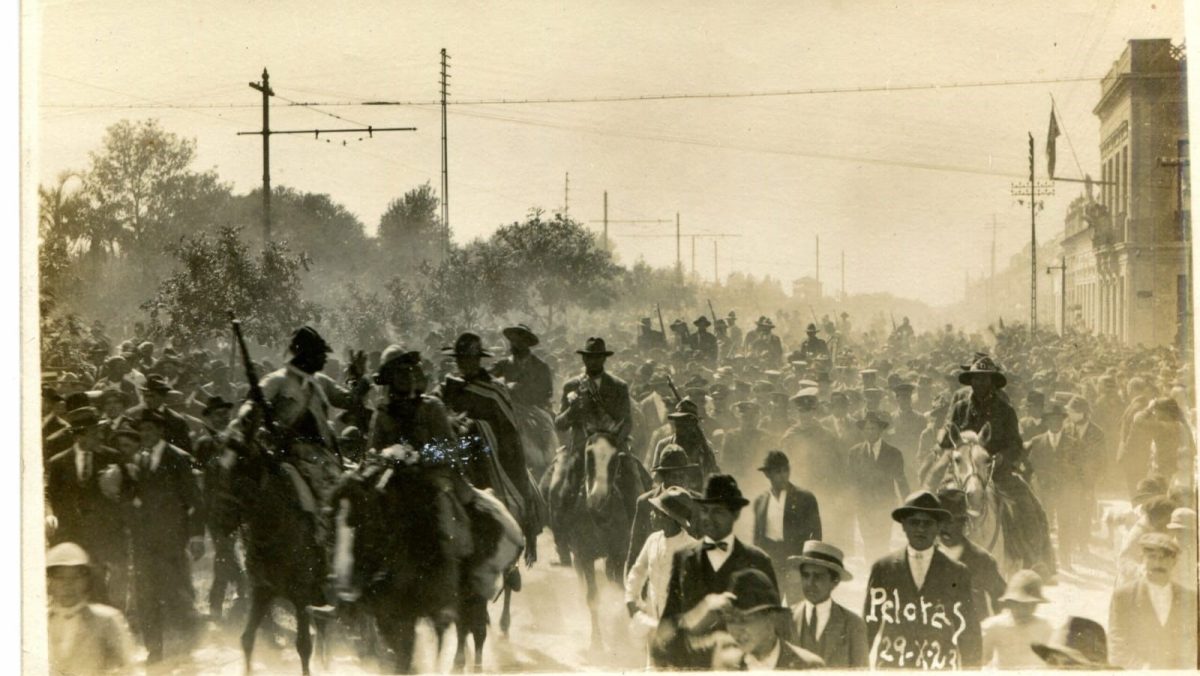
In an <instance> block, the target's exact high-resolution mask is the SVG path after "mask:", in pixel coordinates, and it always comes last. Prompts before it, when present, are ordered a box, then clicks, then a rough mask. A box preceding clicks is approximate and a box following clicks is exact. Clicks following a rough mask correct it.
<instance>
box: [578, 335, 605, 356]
mask: <svg viewBox="0 0 1200 676" xmlns="http://www.w3.org/2000/svg"><path fill="white" fill-rule="evenodd" d="M575 354H595V355H603V356H605V357H611V356H612V355H613V352H612V350H609V349H608V346H607V345H605V344H604V339H603V338H597V337H595V336H592V337H591V338H588V339H587V340H586V341H584V343H583V349H582V350H575Z"/></svg>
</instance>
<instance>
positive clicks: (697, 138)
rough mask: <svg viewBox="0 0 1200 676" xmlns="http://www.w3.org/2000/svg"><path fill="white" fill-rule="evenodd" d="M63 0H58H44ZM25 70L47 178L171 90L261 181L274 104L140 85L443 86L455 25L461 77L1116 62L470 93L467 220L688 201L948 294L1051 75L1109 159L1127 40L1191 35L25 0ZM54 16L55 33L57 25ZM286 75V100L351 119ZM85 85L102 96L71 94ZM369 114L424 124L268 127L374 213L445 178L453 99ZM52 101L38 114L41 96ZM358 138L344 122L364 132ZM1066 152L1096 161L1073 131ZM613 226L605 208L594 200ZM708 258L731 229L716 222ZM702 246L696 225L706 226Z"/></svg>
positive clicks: (455, 81)
mask: <svg viewBox="0 0 1200 676" xmlns="http://www.w3.org/2000/svg"><path fill="white" fill-rule="evenodd" d="M39 5H40V7H39ZM25 11H26V12H27V20H28V21H30V23H28V24H27V26H26V30H27V32H26V33H25V41H26V43H25V44H26V50H27V51H26V55H27V57H28V58H30V59H32V60H27V69H28V70H27V72H33V73H36V76H37V78H38V79H37V82H36V87H35V88H34V89H32V90H30V91H33V92H35V93H36V96H37V97H38V100H39V104H40V108H39V109H38V110H39V115H38V119H37V120H36V123H37V124H38V125H39V127H38V129H37V134H36V136H35V138H36V143H37V149H36V150H37V152H38V156H37V162H38V164H37V166H36V171H34V172H31V173H30V174H29V175H31V176H37V177H39V178H40V179H41V180H43V181H47V180H50V179H52V178H53V177H54V176H55V175H56V174H57V173H58V172H59V171H61V170H62V169H65V168H71V167H76V168H81V167H84V166H86V162H87V153H88V151H90V150H92V149H94V148H95V147H96V146H97V144H98V142H99V140H100V138H101V136H102V134H103V131H104V129H105V127H107V126H108V125H110V124H112V123H114V122H116V121H118V120H120V119H121V118H126V117H128V118H133V119H138V118H144V117H157V118H159V119H161V120H162V123H163V125H164V126H165V127H167V128H168V129H170V130H172V131H174V132H176V133H179V134H181V135H183V136H186V137H190V138H194V139H196V141H197V143H198V151H199V152H198V156H199V167H200V168H208V167H215V168H216V169H217V171H218V172H219V173H220V175H221V177H222V178H223V179H224V180H226V181H230V182H232V183H233V184H234V186H235V188H236V189H237V190H238V191H246V190H249V189H252V188H254V187H256V186H257V185H258V184H259V183H260V181H261V173H262V168H261V147H260V140H259V138H258V137H244V136H243V137H239V136H236V135H235V132H237V131H239V130H254V129H256V128H258V126H259V125H260V123H261V112H260V110H259V109H258V108H256V107H246V108H194V109H187V110H182V109H172V108H158V109H144V108H143V109H138V108H126V107H124V106H131V105H144V104H147V103H157V104H172V105H194V104H214V105H221V104H249V105H250V106H253V105H254V104H257V103H258V102H259V94H258V93H257V92H255V91H252V90H251V89H250V88H249V87H248V86H247V83H248V82H249V81H251V80H258V79H259V74H260V73H261V71H262V69H263V67H264V66H265V67H267V68H269V69H270V73H271V83H272V85H273V87H274V89H275V91H276V93H277V94H279V95H280V96H282V97H287V98H288V99H291V100H294V101H339V102H347V101H362V100H378V99H387V100H415V101H429V100H433V99H436V98H437V94H438V69H439V66H438V59H439V56H438V50H439V49H441V48H443V47H445V48H446V49H447V50H448V51H449V53H450V57H451V61H450V63H451V69H450V74H451V80H450V81H451V99H452V100H454V99H480V98H483V99H493V98H518V99H519V98H538V97H593V96H614V95H654V94H674V93H706V92H712V93H718V92H747V91H779V90H797V89H814V88H839V89H840V88H857V87H879V86H884V85H892V86H904V85H919V84H937V85H951V84H969V83H977V82H986V81H999V80H1004V81H1027V80H1044V79H1067V78H1096V79H1095V80H1089V81H1085V82H1072V83H1056V84H1038V85H1025V86H1004V87H987V88H970V87H957V88H944V89H939V90H920V91H907V92H904V91H901V92H884V93H837V94H813V95H803V96H780V97H761V98H738V99H727V100H713V99H703V100H695V99H693V100H672V101H654V102H623V103H586V104H566V103H557V104H526V105H479V106H457V107H451V108H450V118H449V127H450V128H449V137H450V149H449V156H450V178H451V186H450V221H451V225H452V227H453V228H454V231H455V235H456V238H457V239H459V240H460V241H462V240H465V239H470V238H473V237H476V236H482V235H486V234H487V233H489V232H490V231H492V230H493V229H494V228H496V227H497V226H498V225H500V224H503V223H508V222H511V221H514V220H517V219H520V218H521V217H522V216H523V215H524V214H525V213H526V212H527V210H528V209H529V208H530V207H531V206H540V207H543V208H545V209H547V210H550V211H553V210H557V209H561V207H562V205H563V187H564V186H563V183H564V174H565V173H566V172H570V212H571V214H572V215H573V216H575V217H576V218H580V219H583V220H598V219H600V217H601V198H602V191H604V190H608V193H609V217H610V218H611V219H614V220H616V219H656V218H663V219H671V218H674V214H675V213H676V212H677V211H678V212H680V213H681V215H682V222H683V229H684V232H685V234H686V233H687V232H689V231H691V232H734V233H740V234H741V235H742V236H741V237H740V238H739V239H727V240H723V241H722V242H721V245H720V251H719V267H720V271H721V274H722V275H724V274H725V273H726V272H728V271H729V270H731V269H737V270H743V271H748V272H754V273H756V274H772V275H775V276H779V277H782V278H784V279H785V280H789V281H790V280H791V279H793V278H795V277H799V276H802V275H811V274H812V273H813V270H814V267H815V264H814V256H813V238H814V235H816V234H820V236H821V252H822V259H821V267H822V278H823V280H824V281H826V282H827V283H831V284H832V285H833V286H834V288H833V289H832V290H836V285H837V284H838V278H839V255H840V252H841V251H842V250H845V252H846V261H847V268H846V287H847V290H848V291H850V292H865V291H882V290H887V291H892V292H894V293H897V294H900V295H903V296H908V297H913V298H919V299H922V300H925V301H929V302H932V303H944V302H950V301H956V300H958V299H959V298H961V295H962V289H963V278H964V273H965V272H966V271H968V270H970V272H971V274H972V276H977V275H979V274H983V273H984V272H986V270H987V266H988V261H989V252H990V246H991V225H990V224H991V221H992V217H993V214H994V215H995V217H996V219H997V222H998V223H999V226H1000V227H999V235H998V250H999V253H1000V260H1006V259H1007V257H1008V256H1009V255H1011V254H1012V253H1015V252H1016V251H1018V250H1019V249H1020V248H1021V246H1022V245H1023V244H1025V243H1026V242H1027V241H1028V236H1029V228H1028V225H1029V220H1028V210H1027V208H1023V207H1021V206H1020V205H1018V204H1017V203H1016V201H1015V200H1014V199H1013V198H1012V197H1010V196H1009V183H1010V182H1011V181H1014V180H1020V179H1021V178H1022V177H1024V176H1025V175H1026V172H1027V168H1026V143H1027V140H1026V133H1027V132H1029V131H1032V132H1033V133H1034V137H1035V139H1036V145H1037V148H1038V151H1037V152H1038V173H1039V174H1044V172H1045V164H1044V160H1043V158H1042V149H1043V145H1044V143H1045V134H1046V127H1047V123H1048V117H1049V109H1050V97H1051V95H1053V96H1054V99H1055V101H1056V102H1057V106H1058V110H1059V113H1060V119H1061V123H1062V125H1063V126H1064V127H1065V129H1066V132H1067V134H1068V135H1069V137H1070V141H1071V142H1073V145H1074V149H1075V152H1076V153H1077V155H1078V161H1079V164H1080V165H1081V166H1082V170H1083V172H1088V173H1091V174H1093V175H1098V174H1099V171H1098V168H1097V166H1098V161H1099V160H1098V143H1099V139H1098V136H1099V131H1098V122H1097V120H1096V118H1095V117H1094V116H1093V115H1092V112H1091V111H1092V108H1093V106H1094V105H1095V104H1096V102H1097V100H1098V98H1099V91H1100V84H1099V82H1098V79H1099V78H1100V77H1102V76H1103V75H1104V74H1105V73H1106V72H1107V70H1108V68H1109V67H1110V66H1111V64H1112V62H1113V61H1114V60H1115V59H1116V58H1117V57H1118V56H1119V54H1120V52H1121V50H1122V49H1123V47H1124V44H1125V42H1126V41H1127V40H1129V39H1133V38H1161V37H1166V38H1171V39H1172V40H1173V41H1175V42H1176V43H1178V42H1179V41H1180V40H1181V39H1182V38H1183V35H1184V28H1183V10H1182V5H1181V3H1179V2H1171V1H1167V2H1163V1H1156V2H1146V1H1138V2H1131V1H1125V0H1111V1H1106V0H1059V1H1057V2H1038V3H1025V2H1011V1H1008V2H923V3H883V2H869V1H864V0H853V1H845V2H838V1H829V0H826V1H823V2H822V1H816V2H805V3H783V2H779V3H715V2H687V3H684V2H679V3H667V2H661V3H644V2H611V1H607V2H601V3H582V2H578V3H565V2H553V3H552V2H543V3H518V2H505V3H483V2H479V3H396V2H356V3H330V2H320V3H318V2H298V1H295V0H289V1H287V2H264V1H255V2H247V1H245V0H238V1H236V2H222V1H210V2H190V1H164V0H159V1H157V2H145V1H144V0H131V1H117V0H104V1H101V2H82V1H79V0H70V1H63V2H42V3H33V2H29V3H26V5H25ZM39 35H40V39H39ZM285 103H286V102H285V101H282V100H280V99H278V98H277V99H276V100H275V101H274V104H275V105H274V106H273V108H272V112H271V120H272V127H274V128H277V129H295V128H312V127H333V126H346V125H347V123H346V122H345V121H342V120H337V119H334V118H332V117H329V116H326V115H322V114H320V113H318V112H315V111H313V110H309V109H304V108H295V107H291V108H288V107H283V104H285ZM75 104H84V105H88V106H92V107H87V108H71V107H62V106H64V105H75ZM322 110H325V111H328V112H331V113H334V114H336V115H339V116H341V117H343V118H346V119H347V120H350V121H352V122H354V123H365V124H373V125H375V126H416V127H418V131H417V132H415V133H393V134H384V135H380V136H379V137H377V138H375V139H369V140H364V141H361V142H360V141H358V140H357V139H356V137H353V136H341V137H337V139H336V140H335V141H334V142H333V143H325V141H324V140H323V139H322V140H320V141H316V140H313V139H312V138H311V137H305V136H277V137H274V138H273V139H272V148H271V149H272V158H271V174H272V180H273V182H274V184H275V185H286V186H290V187H294V188H297V189H301V190H306V191H314V192H323V193H329V194H330V195H332V196H333V197H334V199H336V200H338V201H340V202H342V203H344V204H346V205H347V206H348V207H349V208H350V209H351V210H352V211H354V212H355V213H356V214H357V215H358V216H359V217H360V218H361V219H362V220H363V222H364V223H366V224H367V227H368V229H370V230H373V229H374V228H375V225H376V223H377V222H378V219H379V215H380V214H381V213H382V212H383V210H384V209H385V207H386V205H387V202H388V201H389V200H391V199H392V198H394V197H397V196H399V195H401V194H402V193H403V192H404V191H405V190H407V189H409V188H411V187H413V186H415V185H418V184H420V183H423V182H425V181H430V182H432V184H433V185H434V186H435V188H436V187H437V186H438V185H439V181H440V178H439V176H440V113H439V110H438V108H437V107H432V106H406V107H389V108H379V107H369V108H364V107H327V108H322ZM31 122H33V121H32V120H28V119H27V120H26V123H27V124H29V123H31ZM343 139H344V140H346V141H347V145H346V146H345V147H343V146H342V145H341V144H340V140H343ZM1059 144H1060V145H1059V149H1060V150H1059V160H1058V167H1059V170H1058V173H1059V174H1060V175H1065V176H1078V175H1080V170H1079V169H1077V168H1076V163H1075V160H1074V159H1073V157H1072V154H1071V150H1070V148H1069V147H1068V143H1067V138H1066V137H1063V138H1060V139H1059ZM1079 192H1080V188H1079V187H1078V186H1073V185H1071V184H1065V183H1060V184H1059V187H1058V195H1056V196H1055V197H1052V198H1050V199H1049V201H1048V203H1047V208H1046V211H1045V212H1043V215H1042V217H1040V218H1039V222H1040V226H1041V227H1039V236H1040V235H1042V234H1044V235H1046V236H1049V235H1051V234H1053V233H1056V232H1059V231H1061V229H1062V216H1063V214H1064V213H1065V207H1066V204H1067V203H1068V202H1069V201H1070V200H1071V199H1072V198H1073V197H1074V196H1075V195H1077V194H1078V193H1079ZM595 227H599V226H598V224H597V225H596V226H595ZM673 232H674V226H673V225H653V224H651V225H646V224H640V225H624V224H614V225H612V226H611V228H610V233H611V235H612V238H613V240H614V241H615V242H616V247H617V250H618V251H619V253H620V255H621V256H622V259H623V260H625V261H627V262H631V261H633V260H635V259H636V258H638V257H639V256H641V257H644V258H645V259H646V260H647V261H648V262H650V263H651V264H654V265H668V264H672V263H673V261H674V258H675V246H674V241H673V240H672V239H670V238H669V237H664V238H646V237H637V238H634V237H628V236H625V235H629V234H634V233H638V234H645V235H652V234H663V235H671V234H673ZM696 258H697V268H698V272H700V273H702V274H704V275H706V276H708V277H709V278H711V276H712V274H713V246H712V242H711V240H700V241H699V243H698V244H697V256H696ZM683 259H684V265H685V266H690V260H691V246H690V242H688V241H686V240H685V243H684V247H683Z"/></svg>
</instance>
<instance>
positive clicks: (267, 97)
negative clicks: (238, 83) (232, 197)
mask: <svg viewBox="0 0 1200 676" xmlns="http://www.w3.org/2000/svg"><path fill="white" fill-rule="evenodd" d="M250 88H251V89H254V90H257V91H260V92H262V108H263V123H262V130H261V131H239V132H238V133H237V135H238V136H262V139H263V246H266V245H268V244H270V242H271V137H272V136H280V135H293V134H312V135H313V137H314V138H320V137H321V134H362V133H363V132H366V134H367V136H369V137H374V136H375V134H376V133H377V132H381V131H416V130H417V128H416V127H370V126H368V127H365V128H364V127H351V128H342V129H271V112H270V111H271V97H272V96H274V95H275V91H274V90H272V89H271V84H270V75H268V74H267V69H266V68H263V72H262V82H261V83H259V82H251V83H250Z"/></svg>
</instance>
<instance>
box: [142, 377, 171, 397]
mask: <svg viewBox="0 0 1200 676" xmlns="http://www.w3.org/2000/svg"><path fill="white" fill-rule="evenodd" d="M142 391H143V392H157V393H159V394H163V395H165V394H168V393H170V392H171V386H170V385H168V384H167V381H166V379H165V378H163V377H162V376H160V375H158V374H157V373H152V374H150V375H148V376H146V384H145V385H142Z"/></svg>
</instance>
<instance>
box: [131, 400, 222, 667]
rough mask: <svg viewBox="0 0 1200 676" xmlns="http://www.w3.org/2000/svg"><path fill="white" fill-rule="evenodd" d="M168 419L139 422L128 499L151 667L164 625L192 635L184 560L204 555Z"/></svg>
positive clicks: (192, 483) (191, 490)
mask: <svg viewBox="0 0 1200 676" xmlns="http://www.w3.org/2000/svg"><path fill="white" fill-rule="evenodd" d="M167 420H168V419H167V418H165V417H164V416H163V415H162V414H161V413H159V412H156V411H154V410H147V411H143V412H142V413H141V416H140V417H139V418H138V421H137V422H138V431H139V432H141V434H142V447H143V449H144V450H143V451H142V452H141V453H140V454H138V457H137V461H136V465H135V467H136V485H135V487H134V491H133V495H134V497H133V500H132V505H133V512H134V516H133V523H132V531H133V545H134V546H133V551H134V568H135V571H136V573H137V574H136V576H135V578H134V586H135V588H136V593H137V608H138V619H139V620H140V624H141V634H142V642H143V643H144V644H145V645H146V650H147V651H149V657H148V658H147V661H148V662H149V663H151V664H153V663H156V662H159V661H161V660H162V658H163V656H164V655H163V624H164V623H165V622H170V621H174V622H175V623H177V624H179V625H180V626H181V628H182V629H183V630H184V632H185V634H187V635H188V637H189V638H192V637H194V632H195V630H196V629H197V628H198V627H197V624H198V622H197V619H198V618H197V616H196V609H195V605H194V595H195V591H194V590H193V588H192V576H191V565H190V563H189V562H188V558H187V557H188V554H189V553H190V554H191V556H192V558H200V556H202V555H203V554H204V521H203V518H202V517H203V509H202V506H201V498H200V488H199V486H198V485H197V483H196V478H195V476H194V475H193V474H192V461H191V456H189V455H188V454H187V453H185V452H184V451H183V450H182V449H180V448H179V447H177V446H173V445H171V444H169V443H167V441H166V438H165V434H166V429H167V427H168V422H167Z"/></svg>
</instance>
